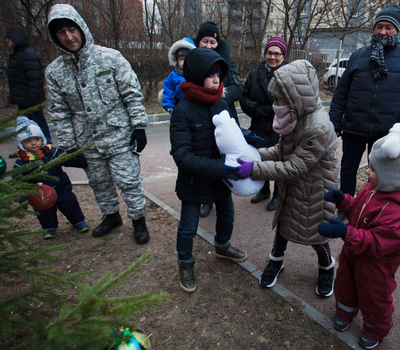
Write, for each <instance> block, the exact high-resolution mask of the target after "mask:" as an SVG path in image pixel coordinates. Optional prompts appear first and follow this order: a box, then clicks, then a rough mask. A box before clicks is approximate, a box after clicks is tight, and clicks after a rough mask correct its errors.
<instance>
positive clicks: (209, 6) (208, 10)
mask: <svg viewBox="0 0 400 350" xmlns="http://www.w3.org/2000/svg"><path fill="white" fill-rule="evenodd" d="M206 8H207V12H208V13H211V12H212V11H211V4H207V6H206Z"/></svg>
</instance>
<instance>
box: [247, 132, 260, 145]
mask: <svg viewBox="0 0 400 350" xmlns="http://www.w3.org/2000/svg"><path fill="white" fill-rule="evenodd" d="M243 135H244V134H243ZM244 139H245V140H246V142H247V143H248V144H249V145H255V144H257V143H262V142H265V140H264V139H263V138H262V137H260V136H257V135H256V133H255V132H254V131H251V132H249V133H248V134H246V135H244Z"/></svg>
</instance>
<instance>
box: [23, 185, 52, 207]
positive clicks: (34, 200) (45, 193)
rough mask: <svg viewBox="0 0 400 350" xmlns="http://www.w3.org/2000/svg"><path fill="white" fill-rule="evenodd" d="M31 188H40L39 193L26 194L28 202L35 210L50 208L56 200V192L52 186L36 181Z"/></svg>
mask: <svg viewBox="0 0 400 350" xmlns="http://www.w3.org/2000/svg"><path fill="white" fill-rule="evenodd" d="M32 190H40V191H41V193H40V194H30V195H28V202H29V204H30V205H31V206H32V208H34V209H36V210H46V209H49V208H51V207H52V206H53V205H54V204H55V203H56V201H57V193H56V191H54V189H53V187H50V186H47V185H43V184H42V183H38V185H37V186H35V187H34V188H32Z"/></svg>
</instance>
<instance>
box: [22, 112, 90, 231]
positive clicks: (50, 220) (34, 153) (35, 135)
mask: <svg viewBox="0 0 400 350" xmlns="http://www.w3.org/2000/svg"><path fill="white" fill-rule="evenodd" d="M24 127H26V129H25V130H22V131H21V132H19V133H18V134H17V141H18V146H19V148H18V150H17V155H18V159H17V160H16V161H15V164H14V168H17V167H20V166H23V165H25V164H29V163H31V162H34V161H37V160H41V161H42V162H43V163H44V164H47V163H49V162H50V161H52V160H54V159H55V158H57V157H58V156H60V155H61V154H62V153H63V152H64V151H63V150H62V149H60V148H57V147H52V145H51V144H48V143H47V139H46V138H45V137H44V135H43V132H42V130H41V129H40V127H39V126H38V125H37V124H36V123H35V122H34V121H31V120H29V119H28V118H26V117H22V116H21V117H18V118H17V125H16V126H15V127H14V131H16V132H18V131H19V130H21V129H23V128H24ZM63 165H64V166H74V167H79V168H85V167H86V166H87V165H86V160H85V158H84V157H83V156H81V155H80V154H78V155H77V156H75V157H74V158H73V159H71V160H69V161H66V162H64V163H62V164H58V165H55V166H54V167H52V168H50V169H49V170H48V171H47V173H48V174H49V175H52V176H57V177H58V178H59V180H58V181H57V182H54V181H49V180H48V179H43V180H42V183H44V184H45V185H48V186H51V187H53V188H54V190H55V191H56V193H57V202H56V203H55V204H54V205H53V206H52V207H50V208H49V209H46V210H36V209H35V211H37V212H39V216H38V220H39V222H40V225H41V226H42V228H43V230H45V232H44V233H43V238H44V239H48V238H53V237H55V235H56V230H57V227H58V220H57V209H59V210H60V211H61V212H62V213H63V214H64V215H65V217H66V218H67V219H68V221H69V222H70V223H71V224H72V225H74V227H75V229H77V230H78V231H79V232H82V233H83V232H86V231H88V230H89V227H88V225H87V223H86V222H85V217H84V215H83V213H82V210H81V207H80V206H79V203H78V200H77V198H76V196H75V194H74V193H73V192H72V184H71V181H70V179H69V177H68V175H67V173H66V172H65V171H64V170H63V169H62V166H63ZM33 170H35V169H32V170H29V171H28V173H31V172H32V171H33ZM34 183H36V180H35V181H34ZM25 200H26V198H21V199H20V201H21V202H22V201H25Z"/></svg>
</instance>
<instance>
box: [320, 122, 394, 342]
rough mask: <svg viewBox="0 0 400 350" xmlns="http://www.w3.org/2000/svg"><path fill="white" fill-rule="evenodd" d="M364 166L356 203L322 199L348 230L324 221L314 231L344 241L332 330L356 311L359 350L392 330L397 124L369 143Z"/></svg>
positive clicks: (337, 194)
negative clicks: (366, 166)
mask: <svg viewBox="0 0 400 350" xmlns="http://www.w3.org/2000/svg"><path fill="white" fill-rule="evenodd" d="M369 165H370V166H369V169H368V170H367V173H368V180H369V183H367V184H366V185H365V187H364V189H363V190H362V191H360V192H359V193H358V194H357V197H356V198H353V197H352V196H351V195H349V194H346V195H344V194H343V193H342V192H341V191H339V190H330V191H329V192H328V193H327V194H326V195H325V200H327V201H329V202H334V203H336V204H337V208H338V209H339V210H340V211H341V212H343V213H344V214H345V216H346V217H347V218H348V220H349V221H348V225H346V224H344V223H343V222H341V221H340V220H337V219H329V223H326V222H324V223H321V224H320V225H319V227H318V232H319V233H320V234H321V235H322V236H325V237H331V238H337V237H341V238H342V239H343V241H344V244H343V247H342V252H341V254H340V261H339V268H338V270H337V274H336V279H335V286H334V293H335V298H336V312H337V316H336V319H335V322H334V328H335V329H337V330H338V331H345V330H346V329H347V328H348V327H349V325H350V322H351V321H352V319H353V318H354V317H356V315H357V313H358V311H359V310H360V311H361V313H362V315H363V318H364V332H363V334H362V336H361V337H360V339H359V341H358V342H359V345H360V346H361V347H362V348H364V349H373V348H375V347H377V346H378V345H379V344H380V343H381V342H382V339H383V338H384V337H385V336H387V335H388V333H389V331H390V328H391V327H392V325H393V320H392V314H393V309H394V306H393V297H392V293H393V291H394V290H395V289H396V285H397V283H396V279H395V274H396V271H397V269H398V267H399V265H400V215H399V213H400V176H399V174H400V123H396V124H395V125H394V126H393V127H392V128H391V129H390V131H389V134H388V135H386V136H385V137H382V138H381V139H379V140H378V141H376V142H375V143H374V145H373V146H372V150H371V153H370V155H369Z"/></svg>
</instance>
